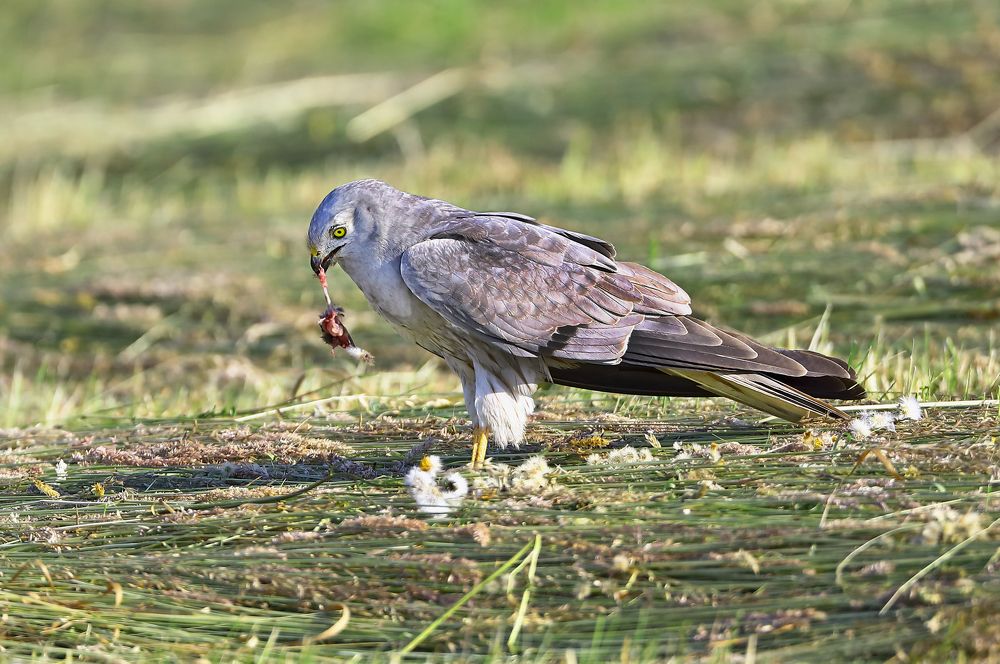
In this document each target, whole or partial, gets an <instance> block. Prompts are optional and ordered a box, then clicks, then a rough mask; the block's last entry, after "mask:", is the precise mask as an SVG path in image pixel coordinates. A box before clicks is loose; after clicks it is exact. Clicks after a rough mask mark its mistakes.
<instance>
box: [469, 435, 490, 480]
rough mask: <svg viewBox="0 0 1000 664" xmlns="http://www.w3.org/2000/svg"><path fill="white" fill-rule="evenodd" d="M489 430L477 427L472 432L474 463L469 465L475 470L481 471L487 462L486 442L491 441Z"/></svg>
mask: <svg viewBox="0 0 1000 664" xmlns="http://www.w3.org/2000/svg"><path fill="white" fill-rule="evenodd" d="M488 434H489V430H488V429H485V428H483V427H476V428H475V429H473V430H472V461H471V462H469V465H470V466H472V469H473V470H479V469H480V468H482V467H483V463H484V462H485V461H486V442H487V441H488V440H489V435H488Z"/></svg>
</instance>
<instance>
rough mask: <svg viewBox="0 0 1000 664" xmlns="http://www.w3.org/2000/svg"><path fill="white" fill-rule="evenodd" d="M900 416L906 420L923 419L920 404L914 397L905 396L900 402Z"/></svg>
mask: <svg viewBox="0 0 1000 664" xmlns="http://www.w3.org/2000/svg"><path fill="white" fill-rule="evenodd" d="M899 414H900V416H901V417H902V418H903V419H904V420H919V419H920V418H921V417H923V413H922V412H921V409H920V402H919V401H917V398H916V397H914V396H905V397H902V398H901V399H900V400H899Z"/></svg>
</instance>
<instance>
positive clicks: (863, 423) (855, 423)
mask: <svg viewBox="0 0 1000 664" xmlns="http://www.w3.org/2000/svg"><path fill="white" fill-rule="evenodd" d="M847 428H848V430H850V432H851V435H853V436H854V437H855V438H857V439H858V440H863V439H865V438H867V437H868V436H870V435H872V425H871V424H870V423H869V422H868V419H867V418H863V417H856V418H854V419H853V420H851V423H850V424H848V425H847Z"/></svg>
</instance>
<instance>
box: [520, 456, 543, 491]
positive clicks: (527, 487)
mask: <svg viewBox="0 0 1000 664" xmlns="http://www.w3.org/2000/svg"><path fill="white" fill-rule="evenodd" d="M548 472H549V464H548V462H547V461H545V457H542V456H533V457H531V458H529V459H528V460H527V461H525V462H524V463H522V464H521V465H520V466H518V468H517V469H516V470H515V471H514V476H513V477H512V478H511V489H513V490H514V491H516V492H519V493H533V492H536V491H541V490H542V489H544V488H545V487H546V486H548V480H547V479H545V475H546V474H547V473H548Z"/></svg>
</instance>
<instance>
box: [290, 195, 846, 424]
mask: <svg viewBox="0 0 1000 664" xmlns="http://www.w3.org/2000/svg"><path fill="white" fill-rule="evenodd" d="M337 226H343V227H344V228H345V233H344V234H343V237H342V239H335V238H334V237H333V234H332V233H331V230H332V229H334V228H335V227H337ZM309 242H310V246H311V249H312V253H313V266H314V268H316V266H317V265H324V267H325V264H328V263H330V262H333V261H336V262H338V263H340V264H341V265H342V267H343V268H344V270H345V271H346V272H347V274H348V275H349V276H351V278H352V279H353V280H354V281H355V283H356V284H357V285H358V286H359V288H360V289H361V290H362V292H364V293H365V295H366V297H367V298H368V299H369V301H370V302H371V304H372V305H373V307H374V308H375V309H376V310H377V311H379V313H381V314H382V315H383V316H385V317H386V318H387V319H388V320H389V321H390V322H391V323H393V324H394V325H395V326H396V327H397V328H399V329H400V330H401V331H402V332H403V333H405V334H407V335H408V336H409V337H411V338H412V339H413V340H414V341H416V342H417V343H418V344H420V345H421V346H423V347H424V348H426V349H428V350H430V351H431V352H433V353H435V354H437V355H439V356H441V357H443V358H444V359H445V360H446V362H447V363H448V365H449V366H450V367H452V368H453V369H454V370H455V371H456V372H457V373H458V374H459V376H460V378H461V379H462V383H463V388H464V390H465V395H466V401H467V404H468V406H469V411H470V415H471V417H472V419H473V422H474V423H475V424H476V426H477V427H481V428H484V429H489V430H490V431H491V432H492V433H493V435H494V438H495V439H496V440H497V441H498V442H499V443H501V444H506V443H515V444H516V443H518V442H520V439H521V437H523V431H524V421H525V420H526V418H527V415H528V413H530V411H531V407H532V403H531V393H532V392H533V391H534V389H535V386H536V384H537V383H538V382H542V381H549V382H555V383H560V384H565V385H572V386H577V387H586V388H590V389H597V390H605V391H613V392H624V393H633V394H649V395H685V396H715V395H721V396H726V397H729V398H732V399H736V400H738V401H741V402H743V403H746V404H748V405H751V406H753V407H755V408H758V409H760V410H763V411H765V412H768V413H771V414H775V415H778V416H780V417H783V418H786V419H789V420H792V421H798V420H799V419H802V418H803V417H805V416H808V415H819V416H824V417H832V418H844V417H846V416H845V415H844V414H843V413H842V412H841V411H839V410H837V409H836V408H834V407H832V406H830V405H828V404H825V403H823V402H822V401H820V400H819V399H820V398H838V399H859V398H862V397H864V390H863V388H861V386H860V385H858V383H857V382H856V380H855V378H856V377H855V374H854V372H853V371H852V370H851V369H850V368H849V367H848V366H847V365H846V363H844V362H843V361H841V360H838V359H836V358H830V357H826V356H823V355H820V354H818V353H813V352H809V351H799V350H785V349H775V348H770V347H768V346H765V345H763V344H761V343H759V342H757V341H754V340H753V339H751V338H749V337H747V336H746V335H743V334H740V333H738V332H733V331H728V330H723V329H721V328H718V327H715V326H713V325H710V324H709V323H706V322H705V321H702V320H699V319H697V318H695V317H693V316H692V311H691V306H690V302H691V301H690V298H689V297H688V295H687V293H685V292H684V291H683V290H682V289H681V288H680V287H679V286H677V285H676V284H675V283H674V282H673V281H671V280H670V279H668V278H667V277H665V276H663V275H661V274H658V273H656V272H654V271H652V270H650V269H648V268H646V267H643V266H641V265H638V264H636V263H629V262H625V261H619V260H617V258H616V256H615V249H614V247H613V246H612V245H611V244H610V243H608V242H606V241H604V240H602V239H599V238H595V237H592V236H589V235H584V234H580V233H574V232H572V231H568V230H564V229H560V228H556V227H552V226H547V225H544V224H540V223H538V222H537V221H535V220H534V219H532V218H531V217H526V216H523V215H520V214H515V213H507V212H496V213H480V212H474V211H470V210H466V209H463V208H460V207H457V206H454V205H451V204H449V203H445V202H443V201H438V200H433V199H427V198H422V197H419V196H413V195H411V194H406V193H403V192H400V191H398V190H396V189H393V188H392V187H390V186H389V185H387V184H385V183H382V182H379V181H377V180H362V181H358V182H352V183H349V184H347V185H344V186H342V187H339V188H337V189H335V190H334V191H333V192H331V193H330V195H329V196H327V198H326V199H325V200H324V201H323V203H322V204H321V205H320V207H319V208H318V209H317V211H316V214H315V215H314V216H313V220H312V223H311V225H310V229H309ZM504 420H510V421H507V422H505V421H504Z"/></svg>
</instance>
